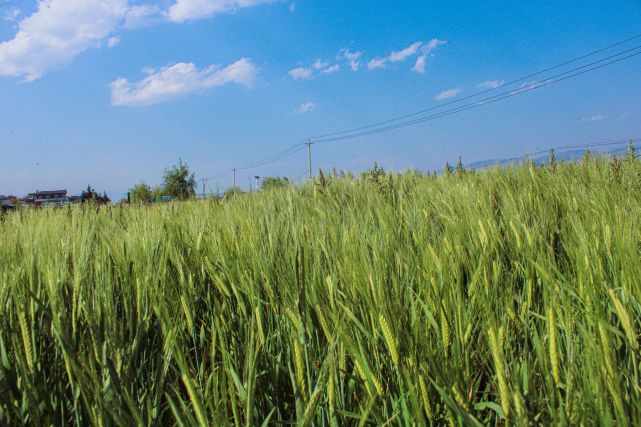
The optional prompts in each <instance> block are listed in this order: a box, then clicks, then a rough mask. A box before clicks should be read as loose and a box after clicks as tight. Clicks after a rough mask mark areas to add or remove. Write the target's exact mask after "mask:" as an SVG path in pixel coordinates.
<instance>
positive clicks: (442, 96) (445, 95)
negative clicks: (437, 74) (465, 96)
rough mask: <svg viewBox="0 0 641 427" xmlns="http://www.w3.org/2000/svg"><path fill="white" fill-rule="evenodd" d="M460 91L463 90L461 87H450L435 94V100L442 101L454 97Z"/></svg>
mask: <svg viewBox="0 0 641 427" xmlns="http://www.w3.org/2000/svg"><path fill="white" fill-rule="evenodd" d="M461 92H463V88H462V87H455V88H452V89H448V90H444V91H443V92H441V93H439V94H438V95H436V100H437V101H444V100H446V99H451V98H456V97H457V96H458V95H459V94H460V93H461Z"/></svg>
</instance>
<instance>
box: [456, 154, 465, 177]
mask: <svg viewBox="0 0 641 427" xmlns="http://www.w3.org/2000/svg"><path fill="white" fill-rule="evenodd" d="M463 173H465V169H464V168H463V159H462V158H461V156H458V161H457V162H456V174H457V175H458V176H461V175H463Z"/></svg>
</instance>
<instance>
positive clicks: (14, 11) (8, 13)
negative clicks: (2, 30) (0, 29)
mask: <svg viewBox="0 0 641 427" xmlns="http://www.w3.org/2000/svg"><path fill="white" fill-rule="evenodd" d="M19 15H20V9H18V8H17V7H12V8H9V9H6V10H4V11H3V12H2V20H3V21H7V22H13V21H15V20H16V19H18V16H19Z"/></svg>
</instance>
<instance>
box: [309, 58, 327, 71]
mask: <svg viewBox="0 0 641 427" xmlns="http://www.w3.org/2000/svg"><path fill="white" fill-rule="evenodd" d="M328 65H329V63H327V62H323V61H321V60H320V59H317V60H316V62H314V65H312V67H314V69H315V70H322V69H323V68H325V67H327V66H328Z"/></svg>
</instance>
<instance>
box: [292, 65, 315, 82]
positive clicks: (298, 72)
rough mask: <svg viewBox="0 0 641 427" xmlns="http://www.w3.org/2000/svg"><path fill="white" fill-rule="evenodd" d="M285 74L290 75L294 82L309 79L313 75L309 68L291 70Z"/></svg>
mask: <svg viewBox="0 0 641 427" xmlns="http://www.w3.org/2000/svg"><path fill="white" fill-rule="evenodd" d="M287 74H289V75H290V77H291V78H292V79H294V80H301V79H304V80H306V79H311V78H312V75H313V71H312V69H311V68H305V67H298V68H293V69H291V70H289V71H288V72H287Z"/></svg>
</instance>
